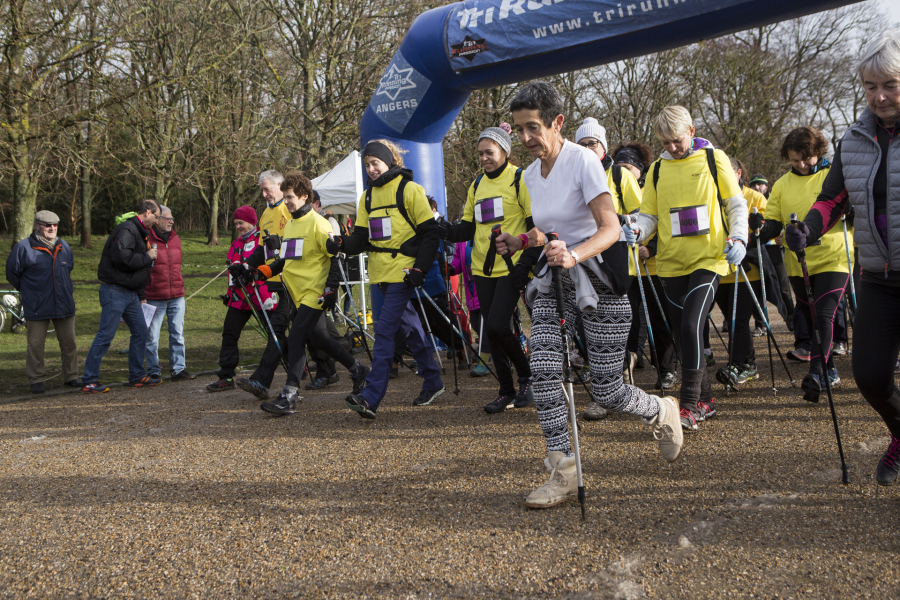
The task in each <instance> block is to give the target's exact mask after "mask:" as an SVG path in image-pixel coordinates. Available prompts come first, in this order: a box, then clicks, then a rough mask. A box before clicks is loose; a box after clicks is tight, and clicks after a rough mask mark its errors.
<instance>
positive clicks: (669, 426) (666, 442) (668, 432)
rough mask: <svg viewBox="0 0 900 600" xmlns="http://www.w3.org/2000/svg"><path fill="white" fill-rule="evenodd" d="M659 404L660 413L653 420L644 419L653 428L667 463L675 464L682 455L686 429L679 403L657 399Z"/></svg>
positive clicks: (666, 398)
mask: <svg viewBox="0 0 900 600" xmlns="http://www.w3.org/2000/svg"><path fill="white" fill-rule="evenodd" d="M656 400H657V401H658V402H659V412H658V413H657V414H656V416H654V417H653V418H652V419H643V421H644V423H645V424H646V425H651V426H652V427H653V439H654V440H656V443H657V445H658V446H659V451H660V453H661V454H662V455H663V458H664V459H666V461H667V462H674V461H675V460H677V459H678V456H679V455H680V454H681V446H682V444H683V443H684V428H683V427H682V426H681V419H680V415H679V411H678V401H677V400H675V398H669V397H665V398H656Z"/></svg>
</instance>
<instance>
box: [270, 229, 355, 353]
mask: <svg viewBox="0 0 900 600" xmlns="http://www.w3.org/2000/svg"><path fill="white" fill-rule="evenodd" d="M328 237H329V238H330V239H334V234H333V233H329V234H328ZM335 259H336V260H337V261H338V268H339V269H340V270H341V280H342V281H343V284H344V291H346V292H347V295H348V296H350V307H351V308H353V314H354V315H356V327H357V329H359V330H360V332H362V334H363V336H362V343H363V346H364V347H365V349H366V354H368V355H369V362H371V361H372V360H373V359H372V351H371V350H369V341H368V340H367V339H366V336H365V333H366V332H365V331H364V330H363V326H362V322H361V321H360V318H359V312H358V311H357V310H356V300H354V299H353V290H351V289H350V281H349V280H348V279H347V275H346V273H344V265H343V263H341V259H340V257H338V256H335ZM360 279H362V276H360ZM285 287H287V286H285ZM360 289H362V284H360ZM362 293H365V290H363V291H362ZM341 314H343V313H341Z"/></svg>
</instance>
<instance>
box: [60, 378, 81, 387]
mask: <svg viewBox="0 0 900 600" xmlns="http://www.w3.org/2000/svg"><path fill="white" fill-rule="evenodd" d="M64 385H65V386H66V387H71V388H80V387H82V383H81V380H80V379H73V380H72V381H67V382H66V383H65V384H64Z"/></svg>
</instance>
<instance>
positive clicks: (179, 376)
mask: <svg viewBox="0 0 900 600" xmlns="http://www.w3.org/2000/svg"><path fill="white" fill-rule="evenodd" d="M191 379H197V376H196V375H194V374H193V373H188V372H187V369H182V370H180V371H178V372H177V373H175V374H174V375H172V381H189V380H191Z"/></svg>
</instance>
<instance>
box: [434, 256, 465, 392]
mask: <svg viewBox="0 0 900 600" xmlns="http://www.w3.org/2000/svg"><path fill="white" fill-rule="evenodd" d="M439 252H440V257H441V264H442V265H443V267H444V268H443V272H444V287H445V288H447V306H448V307H449V308H450V313H451V314H452V315H453V318H454V319H456V324H457V325H459V316H458V315H457V314H456V311H455V310H453V298H452V297H451V296H452V295H453V294H452V288H451V287H450V274H449V272H448V271H447V256H446V255H445V254H444V245H443V242H441V248H440V250H439ZM460 329H462V327H460ZM450 345H451V350H450V351H451V352H452V353H453V386H454V390H453V393H454V394H456V395H457V396H459V369H458V366H457V363H458V362H459V350H457V349H456V337H455V336H454V337H453V339H452V340H450Z"/></svg>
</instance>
